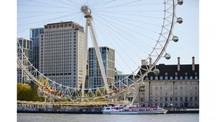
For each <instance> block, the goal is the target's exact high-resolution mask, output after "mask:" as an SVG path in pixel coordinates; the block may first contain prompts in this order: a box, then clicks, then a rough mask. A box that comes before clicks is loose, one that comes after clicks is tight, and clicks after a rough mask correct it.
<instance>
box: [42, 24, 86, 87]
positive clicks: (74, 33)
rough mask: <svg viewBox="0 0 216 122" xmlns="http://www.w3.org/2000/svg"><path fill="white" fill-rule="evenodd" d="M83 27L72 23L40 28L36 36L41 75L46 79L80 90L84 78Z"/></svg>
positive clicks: (48, 25)
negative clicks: (41, 31) (38, 35)
mask: <svg viewBox="0 0 216 122" xmlns="http://www.w3.org/2000/svg"><path fill="white" fill-rule="evenodd" d="M84 48H85V33H84V28H83V27H82V26H80V25H78V24H76V23H74V22H72V21H70V22H60V23H51V24H47V25H45V26H44V33H43V34H41V35H40V65H39V69H40V70H41V72H42V73H43V74H44V75H45V76H47V77H49V78H50V79H52V80H54V81H56V82H58V83H61V84H63V85H67V86H70V87H76V88H78V89H79V88H80V87H81V83H82V81H83V78H85V77H84V74H83V73H84V71H85V70H84V68H85V67H84V66H83V62H84V56H85V52H84Z"/></svg>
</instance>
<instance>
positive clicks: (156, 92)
mask: <svg viewBox="0 0 216 122" xmlns="http://www.w3.org/2000/svg"><path fill="white" fill-rule="evenodd" d="M192 62H193V63H192V64H180V58H178V64H177V65H164V64H160V65H157V66H156V67H157V69H159V70H160V74H159V75H158V76H155V75H154V74H153V73H149V75H148V76H147V77H145V79H144V85H143V86H140V87H139V89H138V90H139V94H138V96H137V98H136V101H135V104H138V105H141V106H149V105H150V106H161V107H175V108H184V107H196V108H197V107H199V65H198V64H195V63H194V57H193V61H192Z"/></svg>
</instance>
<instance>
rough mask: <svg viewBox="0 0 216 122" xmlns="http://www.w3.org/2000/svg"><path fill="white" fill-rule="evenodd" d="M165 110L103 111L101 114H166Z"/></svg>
mask: <svg viewBox="0 0 216 122" xmlns="http://www.w3.org/2000/svg"><path fill="white" fill-rule="evenodd" d="M166 113H167V110H161V111H103V114H123V115H125V114H129V115H131V114H166Z"/></svg>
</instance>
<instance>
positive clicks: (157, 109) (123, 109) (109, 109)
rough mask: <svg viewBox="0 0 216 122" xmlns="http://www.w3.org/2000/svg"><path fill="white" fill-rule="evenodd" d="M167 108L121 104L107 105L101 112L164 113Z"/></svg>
mask: <svg viewBox="0 0 216 122" xmlns="http://www.w3.org/2000/svg"><path fill="white" fill-rule="evenodd" d="M167 111H168V110H166V109H163V108H160V107H159V106H151V107H123V106H108V107H104V108H103V110H102V112H103V114H166V113H167Z"/></svg>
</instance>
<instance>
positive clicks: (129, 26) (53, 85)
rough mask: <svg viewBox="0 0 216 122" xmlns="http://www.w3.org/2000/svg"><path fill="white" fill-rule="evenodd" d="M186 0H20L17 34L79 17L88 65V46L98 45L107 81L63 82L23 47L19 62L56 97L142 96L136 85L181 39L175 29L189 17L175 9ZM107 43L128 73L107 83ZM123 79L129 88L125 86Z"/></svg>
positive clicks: (117, 63) (42, 88) (43, 89)
mask: <svg viewBox="0 0 216 122" xmlns="http://www.w3.org/2000/svg"><path fill="white" fill-rule="evenodd" d="M182 4H183V0H103V1H101V0H46V1H42V0H37V1H36V0H20V1H18V3H17V25H18V27H17V36H18V37H25V38H29V37H28V36H29V30H30V29H31V28H37V27H43V26H44V25H46V24H47V23H56V22H63V21H73V22H75V23H77V24H79V25H81V26H83V27H84V32H85V37H86V38H85V49H86V50H84V52H85V53H84V54H85V58H84V60H85V61H84V62H83V66H84V67H85V66H86V65H87V64H88V62H87V54H88V48H89V47H93V48H94V49H95V52H96V57H97V61H98V67H99V69H100V72H101V76H102V81H103V82H104V85H103V86H101V87H97V88H89V87H88V88H86V86H85V84H86V82H87V81H86V80H87V79H85V78H84V80H83V81H82V86H81V88H80V89H79V88H76V87H71V86H66V85H64V84H61V83H58V82H57V81H54V80H52V79H50V78H49V77H48V76H45V75H44V74H43V73H41V72H40V71H39V70H38V69H36V68H35V67H34V66H33V65H32V63H31V62H30V61H29V60H28V58H27V57H26V56H25V54H24V53H22V50H23V49H22V47H21V46H19V48H18V61H17V63H18V66H19V67H20V68H21V69H22V70H23V71H24V72H25V74H26V76H27V77H28V79H29V80H30V81H33V82H34V83H36V84H38V85H39V86H40V87H39V91H40V92H42V93H43V94H45V95H47V96H49V97H52V98H54V99H64V98H69V99H71V100H81V99H82V100H83V99H89V98H90V97H91V98H98V97H103V98H105V99H114V98H118V97H119V96H121V95H122V94H124V93H126V92H127V93H128V92H132V93H133V94H135V95H134V96H136V92H134V91H133V89H136V88H137V86H139V84H140V83H142V81H143V78H144V77H145V76H147V74H148V73H149V72H154V73H155V74H158V73H159V70H158V69H157V67H156V64H157V63H158V62H159V60H160V59H163V58H164V59H170V58H171V53H172V52H166V48H167V46H168V44H169V43H173V42H177V41H178V36H176V35H175V34H174V33H173V29H174V25H175V24H176V23H179V24H181V23H182V22H183V19H182V18H181V17H178V16H177V15H176V13H175V10H176V7H177V6H178V5H182ZM102 46H106V47H109V48H111V49H114V50H115V69H116V70H118V71H121V72H122V73H123V74H128V77H125V78H123V79H121V80H119V81H115V82H112V83H109V82H107V75H106V71H105V67H104V65H103V60H102V57H101V53H100V49H99V48H100V47H102ZM141 61H142V64H141ZM86 70H87V69H84V72H86ZM143 71H144V72H143ZM84 75H85V76H86V75H88V73H84ZM38 78H43V79H46V80H47V81H48V83H49V85H48V86H45V85H44V84H42V83H41V82H40V81H39V80H38ZM125 81H127V83H125ZM120 84H121V86H123V87H119V85H120ZM95 91H97V93H96V92H95ZM86 94H88V95H86ZM132 102H133V101H132Z"/></svg>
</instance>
